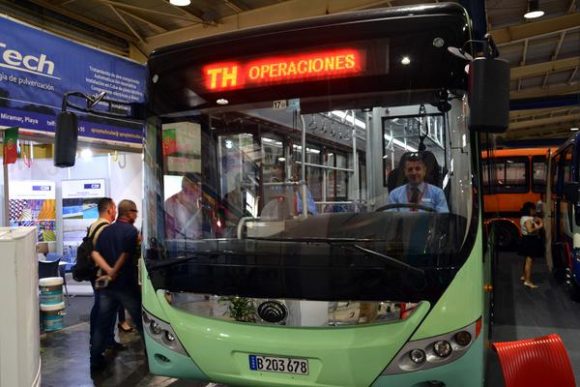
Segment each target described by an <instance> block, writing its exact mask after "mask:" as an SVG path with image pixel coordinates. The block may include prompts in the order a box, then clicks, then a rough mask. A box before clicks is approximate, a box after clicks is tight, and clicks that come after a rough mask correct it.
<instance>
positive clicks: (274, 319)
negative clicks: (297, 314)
mask: <svg viewBox="0 0 580 387" xmlns="http://www.w3.org/2000/svg"><path fill="white" fill-rule="evenodd" d="M258 316H260V318H261V319H262V320H264V321H266V322H269V323H272V324H281V323H284V322H285V321H286V317H288V309H286V306H285V305H284V304H283V303H281V302H280V301H272V300H270V301H265V302H262V303H261V304H260V305H259V306H258Z"/></svg>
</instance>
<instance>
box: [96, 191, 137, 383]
mask: <svg viewBox="0 0 580 387" xmlns="http://www.w3.org/2000/svg"><path fill="white" fill-rule="evenodd" d="M118 209H119V217H118V218H117V221H116V222H115V223H113V224H111V225H110V226H107V227H106V228H105V229H104V230H103V232H102V233H101V235H100V238H99V240H98V241H97V243H96V245H95V250H94V251H93V253H92V256H93V258H94V259H95V262H96V263H97V265H98V266H99V267H100V268H101V269H102V271H103V275H101V276H99V278H97V282H96V285H97V286H96V287H97V290H96V291H95V299H98V301H97V302H98V305H99V307H98V314H97V316H96V319H95V322H96V324H95V329H94V336H93V342H92V345H91V375H93V372H98V371H101V370H102V369H104V368H105V366H106V363H105V358H104V356H103V352H104V351H105V349H106V344H107V337H108V333H109V329H110V327H111V326H112V325H114V323H115V314H116V312H117V310H118V309H119V306H121V305H122V306H123V307H124V308H125V309H126V310H127V311H128V312H129V314H130V315H131V317H132V319H133V322H134V323H135V326H136V328H137V330H138V331H139V333H140V334H141V337H143V323H142V320H141V293H140V289H139V283H138V278H137V274H138V272H137V265H136V262H135V261H134V260H133V259H132V258H134V257H135V255H136V254H137V253H138V245H139V241H140V235H139V231H138V230H137V229H136V228H135V226H134V223H135V220H136V219H137V216H138V210H137V205H136V204H135V203H134V202H133V201H131V200H122V201H121V202H120V203H119V208H118ZM101 261H104V263H102V262H101ZM111 267H112V269H111Z"/></svg>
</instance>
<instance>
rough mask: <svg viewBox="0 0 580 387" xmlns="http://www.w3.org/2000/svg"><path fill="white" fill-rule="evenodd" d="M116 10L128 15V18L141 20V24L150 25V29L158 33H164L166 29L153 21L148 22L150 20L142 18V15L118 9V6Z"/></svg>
mask: <svg viewBox="0 0 580 387" xmlns="http://www.w3.org/2000/svg"><path fill="white" fill-rule="evenodd" d="M117 11H118V12H119V13H122V14H124V15H127V16H128V17H130V18H133V19H135V20H138V21H140V22H141V23H143V24H147V25H148V26H149V27H151V29H154V30H155V31H157V33H158V34H162V33H165V32H167V29H165V28H163V27H161V26H160V25H158V24H155V23H153V22H150V21H149V20H147V19H144V18H142V17H139V16H137V15H135V14H134V13H131V12H128V11H125V10H124V9H120V8H119V9H117Z"/></svg>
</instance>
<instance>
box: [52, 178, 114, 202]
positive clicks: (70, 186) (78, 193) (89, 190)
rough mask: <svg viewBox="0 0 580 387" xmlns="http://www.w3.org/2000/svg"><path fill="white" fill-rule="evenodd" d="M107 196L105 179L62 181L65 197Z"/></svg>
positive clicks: (63, 195) (63, 196)
mask: <svg viewBox="0 0 580 387" xmlns="http://www.w3.org/2000/svg"><path fill="white" fill-rule="evenodd" d="M105 196H106V194H105V179H89V180H63V181H62V198H63V199H80V198H102V197H105Z"/></svg>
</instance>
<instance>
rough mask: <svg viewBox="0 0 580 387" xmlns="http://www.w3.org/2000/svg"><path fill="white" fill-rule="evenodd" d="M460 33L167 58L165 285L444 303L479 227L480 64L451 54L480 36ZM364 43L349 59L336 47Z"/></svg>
mask: <svg viewBox="0 0 580 387" xmlns="http://www.w3.org/2000/svg"><path fill="white" fill-rule="evenodd" d="M431 22H432V20H431V19H430V18H429V17H426V18H425V21H424V23H427V24H430V25H431ZM448 22H449V23H446V24H442V23H439V24H437V23H435V22H434V21H433V23H432V29H428V28H421V29H416V28H417V26H415V27H414V28H415V29H416V30H415V31H409V34H412V35H413V37H414V42H415V43H414V44H413V47H408V46H407V45H406V44H403V43H404V41H403V40H402V39H401V38H400V37H399V35H395V34H393V35H389V28H391V27H384V26H383V28H379V27H380V26H379V24H377V25H371V24H369V25H366V26H365V25H358V26H357V27H356V29H355V28H353V29H352V30H349V29H348V28H350V27H348V25H343V26H342V28H341V29H340V30H339V31H340V32H337V31H338V30H337V27H336V26H335V25H332V26H323V27H321V26H317V35H316V36H317V37H318V38H319V40H321V41H322V43H321V42H317V43H316V44H315V45H312V44H311V43H305V45H304V49H303V51H302V52H297V51H296V50H287V49H289V47H290V46H291V45H294V46H295V45H296V44H297V41H299V40H300V37H301V36H302V35H304V36H311V31H310V32H309V31H307V28H302V29H296V31H294V35H292V39H283V40H280V39H278V42H277V43H276V44H274V43H272V44H266V42H267V41H268V39H270V40H272V39H274V41H275V39H276V38H277V36H276V34H270V35H268V36H262V37H261V39H262V43H261V44H257V43H256V41H255V40H252V41H251V43H248V42H246V41H244V42H243V44H242V42H238V44H231V45H228V46H227V48H228V50H229V51H226V50H225V48H224V46H223V40H222V41H221V44H222V45H221V46H219V47H215V49H213V48H212V47H211V44H212V42H211V41H209V40H208V41H206V42H205V43H203V44H201V46H200V47H202V46H203V47H204V50H191V51H189V52H188V53H189V54H191V55H192V57H195V58H194V59H195V60H193V59H191V58H192V57H188V59H187V60H188V61H190V62H191V65H190V64H184V63H180V61H184V59H183V56H186V55H184V53H183V52H181V51H180V50H179V48H178V49H172V50H168V52H166V53H165V54H167V55H170V54H171V55H173V58H175V63H167V62H163V61H161V59H160V58H161V57H162V56H163V55H161V54H163V53H161V54H160V56H159V58H155V57H153V58H152V60H151V62H150V73H151V74H152V82H153V84H152V85H151V87H152V90H153V93H152V95H151V111H152V115H151V116H150V117H149V119H148V124H147V136H146V148H145V173H146V177H145V190H146V197H145V200H146V202H147V208H148V211H147V214H146V218H145V227H144V243H145V249H146V265H147V269H148V272H149V276H150V279H151V282H152V284H153V287H154V288H155V289H164V290H167V291H170V292H190V293H196V294H207V295H219V296H240V297H257V298H281V299H305V300H322V301H337V300H375V301H380V300H394V301H404V302H419V301H423V300H428V301H431V302H435V301H436V300H438V299H439V297H440V296H441V295H442V293H443V292H444V291H445V289H446V288H447V286H448V285H449V284H450V282H451V281H452V279H453V278H454V276H455V274H456V273H457V271H458V270H459V268H461V266H462V264H463V263H464V262H465V260H466V259H467V257H468V256H469V254H470V253H471V248H472V246H473V243H474V238H475V234H476V233H475V232H474V228H475V227H476V225H477V219H474V217H477V210H476V203H477V198H476V197H475V196H474V192H477V190H475V189H474V187H473V185H472V184H473V183H472V176H473V175H474V173H475V171H473V170H472V166H473V165H474V163H473V160H472V158H474V157H475V156H474V155H473V153H472V150H471V147H472V145H471V144H472V141H473V138H472V135H471V134H470V132H469V131H468V129H467V125H466V115H465V113H466V111H468V105H467V98H466V96H465V91H464V90H465V72H464V70H463V67H464V65H465V64H464V63H463V62H461V60H459V59H457V58H455V57H453V55H451V54H450V53H449V52H448V50H447V49H446V47H447V46H448V45H450V44H458V43H456V42H458V41H462V40H461V39H464V38H465V37H464V35H463V34H464V31H465V29H464V28H463V27H464V22H465V19H464V18H463V15H460V17H459V16H458V17H456V18H455V19H453V18H449V20H448ZM393 23H395V24H396V28H395V26H394V25H393V26H392V30H393V31H398V33H399V34H400V35H401V36H402V35H404V34H401V33H400V30H401V28H403V29H404V28H406V27H405V23H404V22H403V21H398V20H394V21H393ZM462 23H463V24H462ZM349 31H351V32H352V36H350V35H349V36H348V38H349V39H350V40H345V42H346V43H340V44H337V43H336V42H337V41H340V39H338V37H333V39H330V38H329V37H331V36H333V34H334V35H336V34H339V35H340V36H345V35H348V34H349V33H350V32H349ZM355 31H356V33H355ZM425 31H429V32H428V33H427V32H425ZM301 34H302V35H301ZM379 35H380V36H381V38H380V39H379V38H377V36H379ZM324 39H326V41H324ZM345 39H346V38H345ZM226 40H227V39H226ZM302 41H304V42H307V40H306V39H304V40H302ZM246 43H247V44H246ZM308 44H311V46H308ZM461 45H462V44H459V46H461ZM264 46H268V47H277V48H279V50H277V51H274V52H268V53H266V54H264V53H261V51H260V50H263V47H264ZM210 48H211V49H210ZM243 48H245V50H244V51H243V52H244V54H239V55H237V54H236V53H238V52H242V49H243ZM302 48H303V47H302V46H301V49H302ZM230 49H231V50H230ZM285 50H287V51H285ZM420 51H421V52H420ZM404 52H407V53H408V56H405V55H402V54H403V53H404ZM178 54H179V55H178ZM236 55H237V56H236ZM405 58H406V59H405ZM407 61H408V62H409V63H407ZM415 61H416V62H415ZM190 62H188V63H190ZM427 63H429V65H427ZM178 65H183V66H178ZM407 65H410V66H412V67H413V68H414V70H413V71H406V68H405V66H407ZM175 68H179V70H175ZM419 69H424V71H423V70H419ZM168 73H171V77H170V79H171V81H169V80H167V81H166V80H165V78H167V77H164V74H168ZM176 79H178V80H180V81H179V82H178V81H177V80H176ZM462 89H463V90H462ZM171 95H172V97H171Z"/></svg>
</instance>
